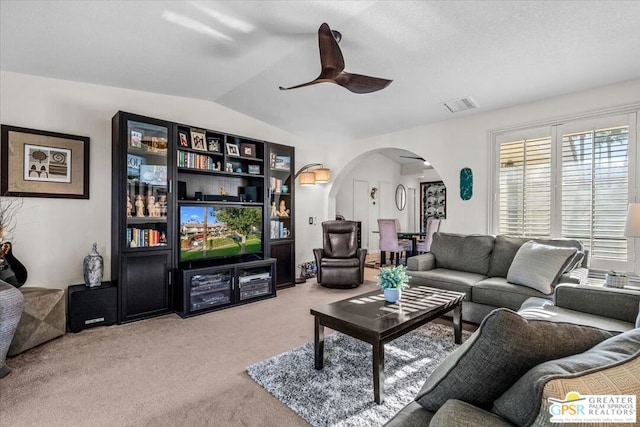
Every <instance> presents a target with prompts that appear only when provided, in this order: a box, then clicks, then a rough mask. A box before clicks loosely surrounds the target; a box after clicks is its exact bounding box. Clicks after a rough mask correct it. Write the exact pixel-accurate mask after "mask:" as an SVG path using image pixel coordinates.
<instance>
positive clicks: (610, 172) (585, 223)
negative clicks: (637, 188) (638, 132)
mask: <svg viewBox="0 0 640 427" xmlns="http://www.w3.org/2000/svg"><path fill="white" fill-rule="evenodd" d="M626 123H627V116H618V117H615V118H610V119H607V120H606V121H604V122H600V123H595V124H593V123H592V124H591V126H587V125H585V124H572V125H571V126H562V127H561V132H560V134H561V135H562V142H561V144H562V147H561V164H562V173H561V176H562V182H561V187H562V190H561V191H562V214H561V217H562V220H561V222H562V224H561V228H562V236H563V237H568V238H574V239H579V240H581V241H582V242H583V243H584V245H585V247H586V248H587V249H589V251H590V255H591V264H592V267H595V268H598V267H599V266H602V268H613V267H614V266H615V267H616V268H617V267H618V266H620V267H621V268H624V264H623V263H626V261H627V239H626V237H625V236H624V226H625V221H626V212H627V204H628V200H629V126H628V125H627V124H626ZM617 262H620V263H621V264H617V265H616V263H617Z"/></svg>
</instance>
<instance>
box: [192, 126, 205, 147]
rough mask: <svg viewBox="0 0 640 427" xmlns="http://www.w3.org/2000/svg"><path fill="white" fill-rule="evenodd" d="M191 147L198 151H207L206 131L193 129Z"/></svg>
mask: <svg viewBox="0 0 640 427" xmlns="http://www.w3.org/2000/svg"><path fill="white" fill-rule="evenodd" d="M191 149H192V150H198V151H207V147H206V146H205V136H204V131H201V130H198V129H191Z"/></svg>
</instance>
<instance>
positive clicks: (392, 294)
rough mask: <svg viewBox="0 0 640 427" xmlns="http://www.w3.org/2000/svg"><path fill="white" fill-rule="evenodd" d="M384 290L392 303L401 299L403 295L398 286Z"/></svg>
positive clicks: (385, 296)
mask: <svg viewBox="0 0 640 427" xmlns="http://www.w3.org/2000/svg"><path fill="white" fill-rule="evenodd" d="M382 291H383V293H384V299H385V300H387V302H390V303H392V304H395V303H397V302H398V301H400V297H401V296H402V291H401V290H400V289H398V288H387V289H383V290H382Z"/></svg>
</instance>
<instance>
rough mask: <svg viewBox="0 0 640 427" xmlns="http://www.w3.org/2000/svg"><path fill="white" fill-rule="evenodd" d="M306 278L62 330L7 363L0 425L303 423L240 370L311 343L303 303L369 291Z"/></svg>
mask: <svg viewBox="0 0 640 427" xmlns="http://www.w3.org/2000/svg"><path fill="white" fill-rule="evenodd" d="M376 273H377V270H373V269H367V273H366V276H367V278H368V279H369V280H367V282H366V283H365V284H364V285H362V286H360V287H359V288H356V289H352V290H337V289H327V288H323V287H321V286H319V285H318V284H317V283H316V282H315V280H307V282H306V283H303V284H300V285H298V286H296V287H295V288H289V289H284V290H281V291H279V292H278V296H277V297H276V298H271V299H268V300H264V301H259V302H256V303H252V304H247V305H244V306H240V307H234V308H231V309H226V310H222V311H217V312H214V313H208V314H204V315H201V316H196V317H192V318H189V319H181V318H179V317H178V316H177V315H173V314H172V315H166V316H162V317H159V318H154V319H150V320H144V321H139V322H134V323H129V324H125V325H115V326H109V327H98V328H94V329H88V330H85V331H82V332H80V333H77V334H73V333H67V334H66V335H64V336H63V337H61V338H58V339H55V340H53V341H50V342H49V343H46V344H43V345H41V346H39V347H36V348H34V349H31V350H28V351H27V352H25V353H22V354H20V355H18V356H16V357H13V358H9V359H8V360H7V364H8V365H9V366H10V367H11V368H13V372H11V374H9V375H8V376H7V377H5V378H3V379H1V380H0V426H1V427H9V426H11V427H21V426H110V427H113V426H306V425H307V424H306V422H305V421H304V420H303V419H302V418H300V417H298V415H296V414H295V413H294V412H293V411H291V410H290V409H289V408H287V407H286V406H285V405H284V404H282V403H280V402H279V401H278V400H276V399H275V398H274V397H273V396H271V395H270V394H269V393H268V392H267V391H265V390H264V389H263V388H262V387H260V386H259V385H258V384H256V383H255V382H254V381H253V380H252V379H251V378H249V376H248V375H247V373H246V371H245V369H246V367H247V366H249V365H251V364H253V363H255V362H258V361H260V360H262V359H265V358H268V357H271V356H273V355H276V354H279V353H282V352H285V351H287V350H290V349H292V348H294V347H297V346H299V345H301V344H304V343H306V342H310V341H313V317H312V316H311V315H310V314H309V309H310V308H311V307H312V306H315V305H320V304H324V303H327V302H331V301H335V300H338V299H342V298H346V297H348V296H351V295H357V294H360V293H363V292H367V291H370V290H374V289H376V285H375V282H374V280H375V279H374V275H375V274H376Z"/></svg>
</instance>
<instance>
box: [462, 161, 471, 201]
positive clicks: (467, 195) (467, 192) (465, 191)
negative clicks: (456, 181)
mask: <svg viewBox="0 0 640 427" xmlns="http://www.w3.org/2000/svg"><path fill="white" fill-rule="evenodd" d="M471 196H473V172H472V171H471V169H470V168H462V169H460V198H461V199H462V200H469V199H471Z"/></svg>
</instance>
